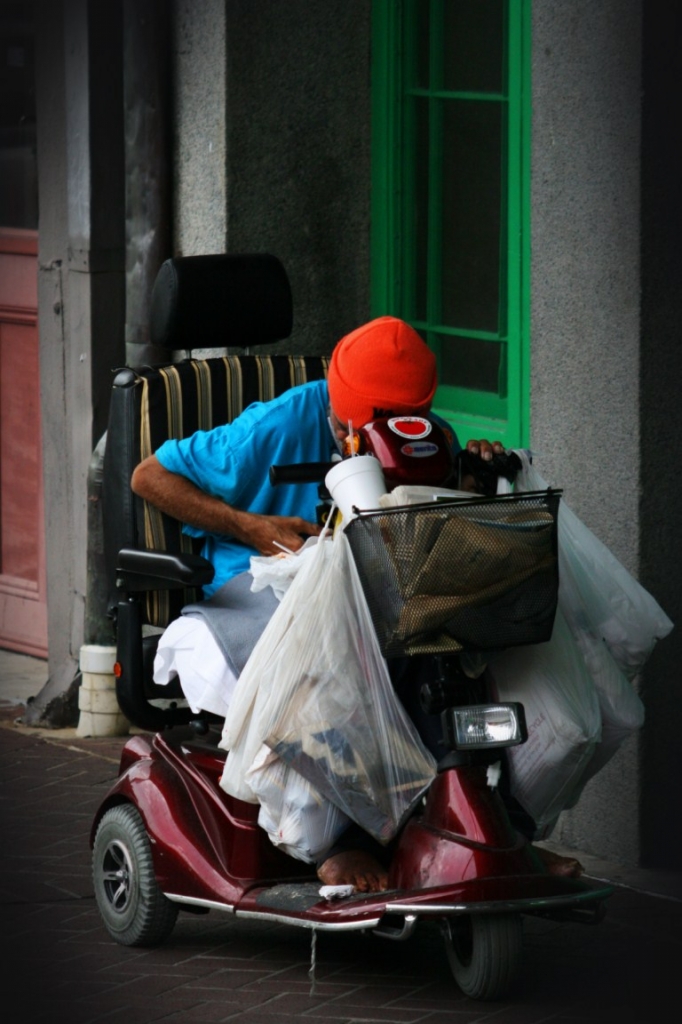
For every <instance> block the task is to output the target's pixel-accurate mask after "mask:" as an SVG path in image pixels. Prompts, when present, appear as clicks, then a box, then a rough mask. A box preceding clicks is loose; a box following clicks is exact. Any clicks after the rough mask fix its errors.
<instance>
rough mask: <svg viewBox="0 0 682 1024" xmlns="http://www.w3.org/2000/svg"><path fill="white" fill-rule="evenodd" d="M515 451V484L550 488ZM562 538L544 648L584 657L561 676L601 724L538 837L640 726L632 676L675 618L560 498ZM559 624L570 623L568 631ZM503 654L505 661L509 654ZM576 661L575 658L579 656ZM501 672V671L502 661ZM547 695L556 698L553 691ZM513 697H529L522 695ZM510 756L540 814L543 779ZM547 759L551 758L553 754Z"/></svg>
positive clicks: (564, 777) (525, 796)
mask: <svg viewBox="0 0 682 1024" xmlns="http://www.w3.org/2000/svg"><path fill="white" fill-rule="evenodd" d="M517 455H518V456H519V458H520V459H521V462H522V467H523V468H522V471H521V472H520V473H519V475H518V476H517V479H516V487H515V489H516V490H517V491H536V490H545V489H546V488H547V486H548V485H547V483H546V482H545V480H544V479H543V478H542V476H541V475H540V474H539V473H538V471H537V470H536V469H535V467H534V466H533V465H532V464H531V462H530V457H529V453H528V452H526V451H517ZM558 541H559V610H560V613H561V619H560V620H559V625H560V631H559V633H558V634H557V628H556V626H555V632H554V634H553V635H552V640H551V641H550V644H548V645H546V647H547V649H549V648H550V647H551V646H552V645H554V644H555V643H556V642H559V643H560V644H561V645H562V646H564V647H566V645H567V643H568V644H569V645H570V644H572V645H573V648H574V654H577V655H578V658H579V661H580V664H579V665H577V666H576V665H575V664H574V668H573V670H572V671H573V672H574V673H575V674H574V675H573V676H569V675H566V676H565V678H564V683H565V685H567V686H569V687H570V688H571V690H575V688H576V686H580V687H583V688H584V691H585V692H584V695H583V696H584V699H585V700H592V698H593V697H596V701H597V706H598V713H599V721H600V726H601V730H600V735H599V737H598V739H597V740H596V741H595V742H593V743H592V747H591V750H590V751H588V750H587V748H586V747H585V744H584V742H583V741H582V740H581V739H580V738H577V739H576V750H575V759H574V762H575V763H574V765H573V768H572V769H571V770H570V772H567V771H562V773H561V779H560V780H559V779H557V781H560V782H561V785H560V788H559V790H558V791H557V793H556V795H555V799H554V801H553V803H554V812H555V816H554V820H552V809H551V801H549V800H547V806H546V807H543V810H542V816H541V818H540V819H539V820H538V819H537V818H536V820H538V824H539V825H540V828H539V830H538V835H536V838H546V836H547V835H548V834H549V832H551V829H552V827H553V825H554V823H555V821H556V818H557V817H558V814H559V813H560V812H561V811H562V810H565V809H567V808H569V807H573V806H574V805H575V804H576V803H577V801H578V799H579V797H580V795H581V793H582V791H583V789H584V787H585V785H586V783H587V782H588V781H589V780H590V779H591V778H592V777H593V776H594V775H595V774H596V773H597V772H598V771H599V770H600V769H601V768H603V767H604V765H605V764H607V763H608V761H610V760H611V758H612V757H613V755H614V754H615V753H616V751H617V750H618V748H619V747H620V746H621V744H622V743H623V741H624V740H625V739H626V738H627V737H628V736H630V735H631V734H632V733H633V732H634V731H635V730H637V729H639V728H641V726H642V725H643V723H644V706H643V704H642V701H641V700H640V698H639V696H638V694H637V692H636V691H635V689H634V688H633V686H632V683H631V679H633V678H634V676H635V675H636V674H637V672H639V671H640V670H641V668H642V667H643V665H644V664H645V662H646V660H647V659H648V657H649V655H650V654H651V651H652V650H653V648H654V646H655V644H656V642H657V640H659V639H662V638H663V637H665V636H667V634H668V633H669V632H670V630H671V629H672V625H673V624H672V622H671V621H670V619H669V618H668V616H667V615H666V614H665V612H663V610H662V609H661V608H660V606H659V605H658V604H657V602H656V601H655V600H654V598H653V597H652V596H651V594H649V593H648V592H647V591H646V590H645V589H644V588H643V587H642V586H641V585H640V584H639V583H638V582H637V580H635V579H634V577H633V576H632V575H631V574H630V573H629V572H628V571H627V570H626V569H625V568H624V566H623V565H621V563H620V562H618V560H617V559H616V558H615V556H614V555H613V554H612V553H611V552H610V551H609V549H608V548H607V547H606V546H605V545H604V544H602V542H601V541H599V540H598V538H597V537H596V536H595V535H594V534H593V533H592V532H591V531H590V530H589V529H588V528H587V527H586V526H585V525H584V524H583V523H582V522H581V521H580V519H579V518H578V517H577V516H576V515H575V513H574V512H572V510H571V509H570V508H569V507H568V505H566V503H565V502H563V501H562V504H561V510H560V513H559V531H558ZM561 623H565V625H566V626H567V627H568V631H569V636H568V638H567V637H566V635H565V632H564V629H563V626H562V625H561ZM501 658H502V659H503V661H504V660H505V659H506V658H507V654H506V653H505V654H504V655H502V656H501ZM573 660H574V662H575V658H574V659H573ZM496 671H497V673H498V674H499V666H498V668H497V669H496ZM566 671H568V665H566ZM530 678H531V677H530V676H529V680H530ZM507 683H509V684H510V685H509V690H508V699H512V696H511V692H512V690H513V687H512V686H511V680H510V679H507ZM545 686H546V680H545V679H543V677H542V675H540V676H537V677H536V678H535V682H534V683H533V687H536V688H537V689H538V690H539V689H542V688H543V687H545ZM529 687H530V682H529ZM515 692H520V691H515ZM549 695H550V699H552V700H553V694H552V692H551V691H549ZM541 696H542V695H541V694H538V693H536V692H535V690H534V691H533V692H532V693H531V692H530V689H529V697H528V703H527V712H526V713H527V716H528V717H529V720H530V718H531V715H532V710H533V701H537V700H538V699H540V697H541ZM516 699H521V700H523V701H524V703H526V698H524V697H517V698H516ZM529 708H530V712H531V714H530V715H529ZM565 713H566V715H567V716H569V717H570V716H571V715H572V714H575V710H572V709H571V707H567V708H566V712H565ZM578 724H580V723H579V721H578ZM529 742H530V740H529ZM525 746H528V744H526V745H525ZM519 749H521V750H523V747H522V748H519ZM512 760H513V761H514V767H513V769H512V772H513V776H514V778H513V787H514V790H515V795H517V798H518V800H519V802H520V803H521V804H522V806H524V807H525V808H526V810H527V811H528V812H529V813H530V814H531V815H533V817H535V814H534V811H533V807H534V806H536V804H538V803H539V804H540V805H542V804H543V800H542V797H541V794H540V795H538V793H536V792H535V791H534V790H535V787H536V786H537V785H538V784H539V783H538V781H537V780H535V781H534V780H533V775H532V769H531V768H530V766H529V764H527V763H526V761H527V760H528V759H527V758H526V757H525V756H524V755H523V754H517V753H513V754H512ZM548 763H549V764H550V765H551V764H552V763H553V762H552V758H551V757H550V758H549V762H548ZM540 788H542V787H540Z"/></svg>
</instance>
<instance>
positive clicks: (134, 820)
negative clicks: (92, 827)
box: [92, 804, 178, 946]
mask: <svg viewBox="0 0 682 1024" xmlns="http://www.w3.org/2000/svg"><path fill="white" fill-rule="evenodd" d="M92 880H93V885H94V887H95V899H96V900H97V906H98V908H99V912H100V914H101V916H102V920H103V922H104V926H105V927H106V929H107V931H108V932H109V934H110V935H111V937H112V939H115V940H116V942H120V943H121V944H122V945H124V946H156V945H158V944H159V943H160V942H163V940H164V939H165V938H166V936H168V935H170V933H171V931H172V930H173V926H174V924H175V921H176V919H177V916H178V907H177V906H176V904H175V903H171V901H170V900H168V899H166V897H165V896H164V894H163V893H162V892H161V889H160V888H159V885H158V883H157V881H156V877H155V875H154V865H153V862H152V853H151V848H150V845H149V838H148V836H147V830H146V828H145V827H144V822H143V821H142V818H141V817H140V814H139V813H138V811H137V810H136V808H135V807H133V806H132V804H121V805H119V806H117V807H112V808H110V809H109V810H108V811H107V812H106V814H105V815H104V816H103V818H102V820H101V822H100V824H99V827H98V829H97V834H96V836H95V842H94V846H93V852H92Z"/></svg>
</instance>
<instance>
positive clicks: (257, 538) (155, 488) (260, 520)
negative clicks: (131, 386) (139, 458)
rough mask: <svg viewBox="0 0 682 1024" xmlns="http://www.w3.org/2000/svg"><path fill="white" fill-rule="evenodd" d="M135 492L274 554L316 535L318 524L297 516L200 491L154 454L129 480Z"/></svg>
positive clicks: (181, 516)
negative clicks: (249, 508)
mask: <svg viewBox="0 0 682 1024" xmlns="http://www.w3.org/2000/svg"><path fill="white" fill-rule="evenodd" d="M130 486H131V487H132V489H133V491H134V492H135V494H138V495H139V496H140V497H141V498H144V499H145V501H148V502H150V503H151V504H152V505H155V506H156V507H157V508H159V509H161V511H162V512H165V513H166V514H167V515H169V516H173V518H175V519H179V520H180V522H183V523H187V524H188V525H189V526H195V527H198V528H199V529H201V530H207V531H208V532H210V533H219V534H223V535H224V536H228V537H234V538H235V540H238V541H240V542H241V543H242V544H248V545H249V546H250V547H254V548H256V550H257V551H259V552H260V553H261V554H262V555H274V554H278V553H279V552H281V550H282V548H283V547H284V548H289V549H290V550H291V551H296V550H297V549H298V548H299V547H301V545H302V544H303V537H302V535H303V536H316V535H317V534H319V532H320V527H319V526H317V525H316V524H315V523H308V522H307V521H306V520H305V519H302V518H300V516H262V515H256V514H255V513H253V512H245V511H243V510H242V509H238V508H235V507H234V506H233V505H228V504H227V503H226V502H224V501H221V499H220V498H215V497H213V496H212V495H210V494H206V492H205V491H202V490H200V488H198V487H196V486H195V485H194V484H193V483H192V482H191V481H190V480H188V479H187V478H186V477H184V476H180V475H179V474H178V473H171V472H169V470H167V469H165V468H164V467H163V466H162V465H161V463H160V462H159V460H158V459H157V458H156V456H155V455H150V456H149V457H148V458H146V459H145V460H144V461H143V462H141V463H140V464H139V465H138V466H136V468H135V470H134V472H133V476H132V479H131V482H130Z"/></svg>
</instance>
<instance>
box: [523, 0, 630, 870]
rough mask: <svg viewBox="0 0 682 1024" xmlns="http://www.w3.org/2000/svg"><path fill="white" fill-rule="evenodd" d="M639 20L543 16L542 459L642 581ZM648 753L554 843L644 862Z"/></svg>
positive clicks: (609, 777)
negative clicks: (641, 773) (642, 801)
mask: <svg viewBox="0 0 682 1024" xmlns="http://www.w3.org/2000/svg"><path fill="white" fill-rule="evenodd" d="M640 19H641V5H640V0H605V2H602V3H599V4H593V3H587V2H585V0H570V2H568V0H567V2H562V3H560V4H550V3H538V4H534V5H533V126H532V128H533V142H532V272H531V295H532V318H531V435H532V447H533V448H534V449H535V450H536V451H537V452H538V453H539V455H538V459H537V465H538V468H540V470H541V472H543V475H544V476H545V477H546V478H547V479H548V480H549V481H550V482H551V483H553V484H554V485H556V486H561V487H563V488H564V492H565V500H566V501H567V502H568V503H569V505H570V506H571V507H572V508H573V509H574V510H575V511H576V512H577V513H578V514H579V515H580V516H581V518H582V519H583V520H584V521H585V522H586V523H587V524H588V525H589V526H590V527H591V528H592V529H593V530H594V531H595V532H596V533H597V535H598V536H599V537H600V538H601V540H603V541H604V542H605V543H606V544H607V545H608V546H609V547H610V548H611V549H612V550H613V552H614V553H615V554H616V555H617V556H618V557H619V558H620V559H621V561H623V562H624V563H625V565H626V566H627V567H628V569H630V571H633V572H637V570H638V560H639V488H638V479H637V472H636V469H635V467H637V466H638V464H639V458H640V398H639V391H640V381H639V331H640V326H639V313H640V310H639V299H640V292H639V281H640V278H639V274H640V259H639V246H640V235H639V214H640V201H639V171H640V168H639V133H640V88H641V68H640V39H641V32H640ZM614 456H616V457H614ZM624 466H627V467H630V468H629V470H628V472H627V473H626V474H624V473H623V467H624ZM637 752H638V739H635V740H630V741H629V743H628V746H627V747H624V748H622V750H621V751H620V752H619V753H618V754H617V755H616V757H615V758H614V760H613V761H612V762H611V763H610V764H609V765H608V766H607V768H606V769H605V770H603V772H602V773H600V774H599V775H598V776H597V778H596V779H595V780H593V781H592V782H591V783H590V784H589V785H588V787H587V788H586V790H585V793H584V795H583V798H582V799H581V801H580V803H579V804H578V806H577V808H576V809H575V810H573V811H571V812H568V813H567V814H565V815H564V816H563V817H562V819H561V822H560V825H559V827H558V829H557V831H556V832H555V834H554V838H561V839H562V840H563V841H564V842H566V843H568V844H569V845H575V846H577V847H579V848H582V849H585V850H594V851H598V852H599V853H601V854H602V855H603V856H607V857H613V858H614V859H616V860H619V861H621V862H624V863H636V861H637V857H638V844H639V833H638V792H637V786H638V765H637Z"/></svg>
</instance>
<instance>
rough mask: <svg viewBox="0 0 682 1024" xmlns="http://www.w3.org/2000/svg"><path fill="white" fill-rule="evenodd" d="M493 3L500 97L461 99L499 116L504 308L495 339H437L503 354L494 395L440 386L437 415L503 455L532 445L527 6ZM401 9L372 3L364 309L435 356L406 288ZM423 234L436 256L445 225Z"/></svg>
mask: <svg viewBox="0 0 682 1024" xmlns="http://www.w3.org/2000/svg"><path fill="white" fill-rule="evenodd" d="M420 2H426V0H420ZM442 2H443V0H431V4H432V11H437V10H438V5H439V3H442ZM445 2H447V0H445ZM500 2H501V3H503V4H504V6H505V13H506V25H505V29H506V48H505V49H506V56H505V74H504V78H505V82H506V88H505V89H504V92H503V93H502V94H500V95H493V94H468V95H466V96H464V98H465V99H474V100H475V101H486V100H490V101H492V102H496V103H500V104H502V105H503V107H504V108H506V118H505V124H506V134H505V139H506V154H505V156H506V161H505V164H506V166H505V177H504V182H503V185H504V187H503V189H502V193H503V203H502V205H503V226H502V239H501V250H502V251H501V256H502V258H501V266H502V274H501V276H502V279H503V280H502V294H503V296H504V299H503V300H501V301H503V302H504V304H505V308H504V309H503V310H502V315H501V316H500V325H501V329H500V331H499V332H497V333H495V334H491V333H486V332H482V331H470V330H467V331H460V330H457V329H456V328H452V327H447V326H443V325H438V328H437V330H438V334H439V335H440V336H443V335H450V336H453V337H457V336H458V335H462V336H466V338H468V339H474V340H477V339H478V340H481V341H494V342H497V343H499V344H500V345H501V346H502V352H501V359H500V367H501V372H500V379H499V381H498V393H497V394H494V393H492V392H490V391H488V392H485V391H474V390H467V389H465V388H461V387H459V388H458V387H454V386H452V385H442V386H441V387H439V389H438V391H437V394H436V400H435V403H434V411H435V412H438V413H439V414H440V415H441V416H443V417H444V418H445V419H446V420H448V422H449V423H450V424H451V425H452V426H453V427H454V429H455V430H456V432H457V434H458V436H459V438H460V441H462V442H464V441H466V440H468V438H470V437H483V436H486V437H489V438H490V439H491V440H494V439H500V440H501V441H502V442H503V443H504V444H505V445H506V446H508V447H518V446H527V445H528V443H529V435H530V423H529V412H530V368H529V348H530V338H529V333H530V286H529V284H530V282H529V273H530V122H531V117H530V114H531V102H530V0H506V2H505V0H500ZM407 3H408V0H373V7H372V19H373V23H372V104H373V106H372V227H371V257H372V262H371V266H372V278H371V309H372V315H374V316H380V315H382V314H387V313H388V314H392V315H394V316H402V317H404V319H406V320H408V321H409V322H413V323H414V326H415V327H417V329H418V330H420V331H422V333H424V336H425V337H426V339H427V341H429V343H430V344H432V346H433V347H434V350H435V351H436V353H437V354H438V344H437V342H436V340H435V331H434V325H433V324H427V323H421V322H418V321H414V320H413V319H412V318H411V317H410V316H409V310H410V306H411V303H410V301H409V295H410V289H411V288H412V282H411V281H410V268H409V266H408V265H407V263H408V261H407V260H406V259H405V258H404V257H405V253H406V252H407V251H408V247H409V246H410V244H411V239H410V238H409V237H408V229H407V216H406V214H407V212H408V211H406V209H405V207H406V205H407V200H406V196H409V195H411V187H412V183H411V181H410V180H409V170H408V168H409V167H410V166H411V165H412V162H411V161H410V160H409V159H406V158H405V153H406V147H415V146H416V138H415V133H414V131H413V130H412V127H411V126H410V125H409V123H408V118H407V116H406V111H407V109H408V107H409V105H408V104H407V103H406V100H405V97H406V95H407V93H406V85H407V83H406V77H407V75H406V63H407V60H408V54H409V49H410V48H409V47H407V46H406V45H405V44H406V40H405V32H406V9H407ZM433 52H435V50H434V51H433ZM451 95H454V94H451ZM457 95H458V98H459V97H460V94H457ZM462 95H464V94H462ZM432 149H433V152H430V164H431V165H433V163H434V154H435V160H436V161H438V159H439V158H440V153H439V150H438V143H437V142H436V145H435V146H434V147H432ZM429 173H430V174H431V175H432V176H437V175H438V174H439V173H441V169H440V167H434V166H430V170H429ZM429 226H430V232H431V239H430V244H431V245H434V244H435V245H436V246H437V245H438V244H439V238H438V236H439V232H440V231H441V229H442V222H441V221H439V219H438V216H437V213H436V214H435V215H434V211H433V210H432V211H431V215H430V225H429ZM436 256H437V254H436ZM435 262H436V263H437V259H436V261H435ZM427 287H428V288H429V289H431V290H432V291H433V288H434V287H435V289H436V290H437V289H438V287H439V285H438V283H437V282H436V281H433V280H430V281H429V282H428V284H427ZM435 308H437V303H436V304H435Z"/></svg>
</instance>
